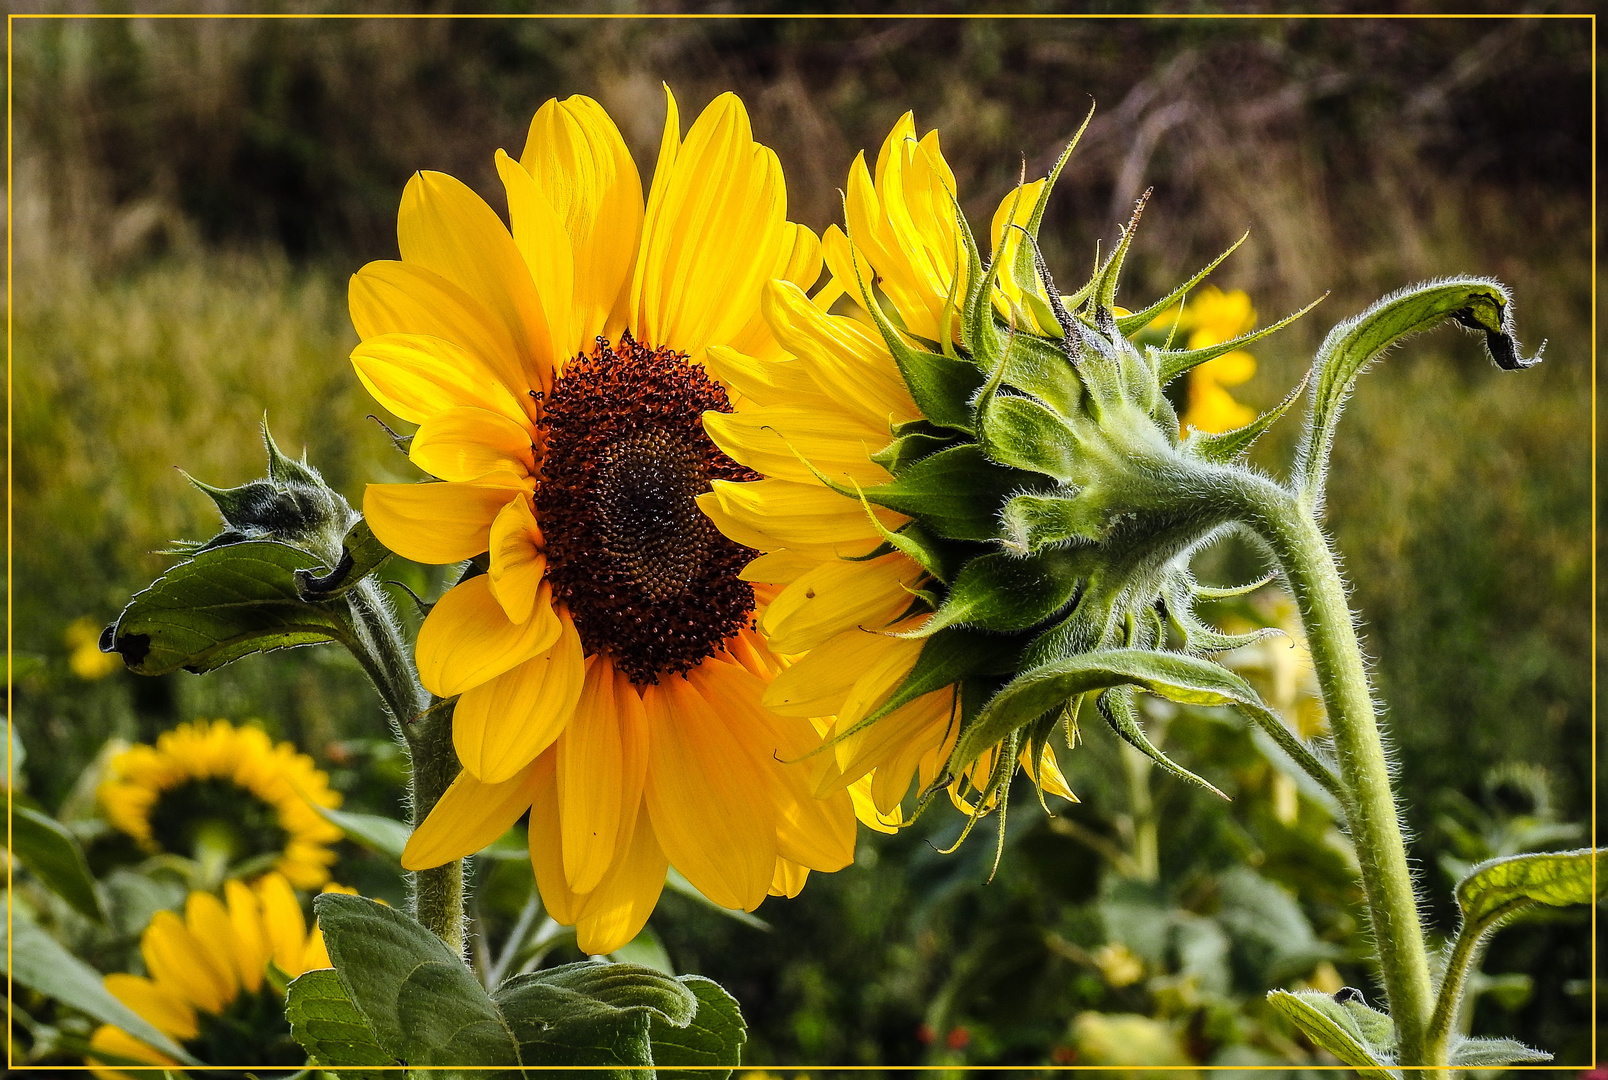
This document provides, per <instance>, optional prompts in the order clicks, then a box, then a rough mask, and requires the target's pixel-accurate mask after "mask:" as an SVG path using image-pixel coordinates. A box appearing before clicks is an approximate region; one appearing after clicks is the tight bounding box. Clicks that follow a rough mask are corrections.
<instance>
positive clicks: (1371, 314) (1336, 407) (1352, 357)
mask: <svg viewBox="0 0 1608 1080" xmlns="http://www.w3.org/2000/svg"><path fill="white" fill-rule="evenodd" d="M1447 320H1451V321H1454V322H1456V323H1457V324H1458V325H1460V326H1463V327H1466V328H1468V329H1471V330H1475V331H1477V332H1483V333H1484V335H1485V349H1486V352H1487V353H1488V354H1489V355H1490V357H1491V359H1492V360H1494V361H1495V362H1496V364H1497V366H1498V367H1501V368H1502V369H1504V370H1506V371H1514V370H1518V369H1520V368H1527V367H1531V366H1533V365H1535V364H1538V363H1540V361H1541V353H1540V351H1539V350H1537V352H1536V354H1535V356H1534V357H1532V358H1530V359H1528V360H1526V359H1523V358H1522V357H1520V355H1519V351H1518V349H1519V345H1518V341H1517V339H1516V338H1515V337H1514V335H1513V305H1512V300H1511V297H1510V296H1509V295H1508V291H1507V289H1506V288H1505V287H1504V286H1503V285H1502V284H1501V283H1500V282H1497V281H1494V280H1492V279H1490V278H1474V277H1456V278H1451V279H1449V280H1446V281H1438V282H1432V283H1427V284H1423V285H1415V286H1412V287H1410V288H1407V289H1403V290H1401V291H1400V292H1396V293H1392V294H1391V295H1390V296H1387V297H1385V298H1384V299H1382V300H1380V301H1379V302H1378V303H1376V304H1374V305H1373V306H1372V307H1370V308H1369V309H1368V310H1367V311H1364V312H1363V313H1362V314H1360V315H1356V316H1353V317H1352V318H1350V319H1347V320H1345V321H1344V322H1342V323H1340V324H1339V325H1338V326H1336V327H1335V328H1334V329H1333V330H1331V331H1329V335H1328V336H1327V337H1326V338H1324V339H1323V344H1322V345H1321V346H1319V348H1318V355H1317V358H1316V359H1315V360H1314V361H1313V362H1312V370H1313V372H1314V374H1315V376H1316V378H1315V381H1314V382H1313V384H1312V399H1311V406H1310V416H1309V423H1308V434H1307V441H1306V442H1305V443H1304V444H1303V445H1302V447H1301V450H1300V454H1299V456H1298V457H1297V459H1296V469H1295V473H1296V475H1297V476H1298V477H1300V478H1301V487H1302V493H1303V494H1304V495H1306V496H1307V497H1308V498H1309V499H1313V498H1316V496H1317V493H1318V491H1319V490H1320V489H1321V488H1322V486H1323V476H1324V473H1325V472H1326V471H1327V469H1328V463H1329V447H1330V444H1331V443H1332V442H1333V440H1334V429H1335V425H1336V423H1338V421H1339V419H1340V410H1341V407H1342V406H1343V405H1344V404H1345V400H1346V398H1347V396H1348V395H1349V394H1350V393H1351V388H1352V386H1353V385H1354V384H1355V382H1356V379H1357V376H1358V375H1359V374H1361V373H1362V371H1363V369H1364V368H1366V367H1367V366H1368V365H1369V364H1371V363H1372V362H1373V361H1375V360H1377V359H1378V358H1379V357H1381V356H1383V355H1384V354H1385V352H1386V351H1388V350H1389V349H1391V348H1392V347H1394V346H1396V345H1399V344H1400V343H1401V342H1403V341H1405V340H1406V339H1407V338H1410V337H1412V336H1413V335H1414V334H1419V333H1422V332H1423V331H1425V330H1429V329H1431V328H1432V327H1435V326H1438V325H1440V323H1442V322H1445V321H1447ZM1544 347H1545V346H1544V345H1543V348H1544Z"/></svg>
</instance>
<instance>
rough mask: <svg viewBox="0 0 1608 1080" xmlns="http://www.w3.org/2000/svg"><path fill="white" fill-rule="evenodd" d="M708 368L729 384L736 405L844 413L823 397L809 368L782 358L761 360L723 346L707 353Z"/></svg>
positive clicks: (711, 372)
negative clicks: (806, 408)
mask: <svg viewBox="0 0 1608 1080" xmlns="http://www.w3.org/2000/svg"><path fill="white" fill-rule="evenodd" d="M704 368H705V369H706V370H707V371H709V373H710V374H712V375H714V376H715V378H717V379H719V380H720V381H721V382H723V383H725V384H726V386H727V388H728V390H729V391H732V392H733V394H732V400H733V401H745V402H747V403H748V405H750V406H753V405H781V404H789V405H808V406H810V407H811V408H814V409H819V410H822V411H825V412H841V411H842V409H841V407H840V406H839V405H838V403H837V402H835V401H833V400H832V399H831V398H829V397H827V396H826V395H825V394H823V393H821V388H820V386H819V385H818V384H817V383H816V382H815V380H814V379H813V378H811V377H810V373H809V369H808V367H807V366H806V365H804V364H800V363H798V362H797V361H796V360H793V359H790V358H786V357H782V358H778V359H775V360H761V359H759V358H757V357H753V356H749V355H748V354H746V353H742V352H739V351H737V350H736V349H732V348H728V347H726V346H723V345H715V346H710V348H709V349H708V350H707V351H706V352H705V353H704Z"/></svg>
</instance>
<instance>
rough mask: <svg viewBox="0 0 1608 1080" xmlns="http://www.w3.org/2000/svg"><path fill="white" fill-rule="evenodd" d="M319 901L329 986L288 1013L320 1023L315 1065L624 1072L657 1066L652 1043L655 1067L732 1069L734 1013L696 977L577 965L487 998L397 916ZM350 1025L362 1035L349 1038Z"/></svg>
mask: <svg viewBox="0 0 1608 1080" xmlns="http://www.w3.org/2000/svg"><path fill="white" fill-rule="evenodd" d="M316 907H317V911H318V916H319V922H320V925H321V926H322V927H323V930H324V937H325V941H326V943H327V945H328V948H329V952H330V957H331V959H332V960H333V961H334V962H335V974H336V976H338V979H337V980H335V981H331V980H328V979H322V980H319V981H317V982H316V983H314V984H311V985H310V986H309V987H308V989H307V991H306V992H305V995H306V996H307V998H308V1000H309V1001H313V1000H314V999H316V1001H317V1004H304V1005H301V1006H299V1010H298V1014H299V1015H301V1016H303V1017H304V1018H305V1019H307V1020H311V1019H318V1020H320V1021H328V1024H314V1025H312V1026H310V1027H309V1026H308V1024H306V1023H303V1024H302V1026H301V1028H300V1029H299V1030H300V1031H301V1032H304V1033H305V1034H307V1036H308V1037H309V1038H310V1039H312V1040H313V1042H312V1043H309V1042H306V1041H304V1042H303V1045H304V1046H306V1047H307V1049H308V1051H309V1052H310V1053H312V1054H313V1055H314V1056H315V1057H316V1058H317V1059H318V1060H319V1061H320V1062H322V1063H323V1064H325V1065H329V1066H334V1067H336V1068H339V1067H340V1066H342V1065H345V1064H354V1065H373V1064H379V1063H380V1062H378V1061H377V1060H375V1058H376V1054H377V1051H378V1052H382V1053H384V1054H386V1055H389V1057H390V1058H391V1059H392V1060H394V1061H400V1062H405V1063H407V1064H409V1065H454V1066H465V1067H477V1066H478V1067H497V1066H505V1067H512V1068H514V1069H516V1070H526V1071H536V1072H540V1071H541V1068H542V1067H543V1066H553V1065H564V1066H575V1065H587V1066H592V1067H595V1068H598V1069H600V1070H605V1071H608V1070H611V1069H617V1070H624V1069H629V1068H631V1067H637V1068H640V1067H644V1066H646V1067H652V1066H654V1065H655V1064H656V1063H657V1062H658V1060H659V1055H660V1044H661V1042H662V1044H663V1047H664V1063H665V1064H669V1065H673V1066H683V1067H685V1066H693V1065H699V1066H707V1067H713V1068H717V1069H719V1070H721V1071H720V1072H718V1073H717V1074H715V1075H717V1076H719V1077H721V1078H723V1077H724V1076H725V1075H726V1074H727V1073H728V1072H729V1070H730V1069H731V1068H732V1067H733V1066H735V1065H736V1064H737V1060H738V1053H739V1050H740V1048H741V1045H742V1042H743V1038H744V1035H743V1032H744V1030H745V1029H744V1026H743V1023H742V1018H741V1015H740V1014H739V1013H738V1011H737V1007H736V1003H735V1002H734V1001H733V1000H732V999H731V997H730V996H729V995H727V994H726V993H725V992H724V991H722V990H721V989H720V988H719V987H718V986H716V985H715V984H713V983H711V982H709V981H708V980H707V979H700V978H698V977H697V976H685V977H682V978H674V977H671V976H669V975H665V974H662V973H660V972H658V971H655V970H653V969H652V968H645V967H639V966H636V965H633V964H596V963H580V964H569V965H564V966H560V967H556V968H549V969H546V970H543V971H538V972H533V973H528V974H519V975H515V976H513V977H512V978H510V979H507V980H506V981H504V982H503V983H502V985H501V986H499V987H498V988H497V990H496V991H495V993H491V994H488V993H487V992H486V990H485V989H484V987H482V986H481V984H480V982H479V980H478V979H476V978H475V977H474V975H473V974H472V973H471V972H470V971H469V969H468V968H467V967H466V966H465V965H464V964H463V962H462V961H461V959H460V958H459V957H457V956H454V955H453V954H452V953H451V951H449V950H448V949H447V947H446V946H445V945H444V944H442V942H441V940H440V939H439V938H437V937H436V936H435V935H434V934H432V933H431V932H430V931H428V930H426V929H425V928H424V927H423V926H421V925H420V924H419V923H418V922H416V921H414V920H413V919H411V918H409V917H408V916H406V915H404V914H402V913H400V912H397V911H394V910H392V909H390V908H387V907H384V906H382V905H379V904H375V903H374V902H373V901H370V900H365V899H363V898H361V897H352V896H343V895H340V894H326V895H324V896H321V897H319V898H318V901H317V904H316ZM337 991H339V992H340V993H341V994H342V995H343V999H341V1000H336V999H335V998H334V995H335V994H336V993H337ZM348 1010H350V1011H348ZM354 1017H356V1018H358V1019H360V1021H361V1024H362V1027H363V1033H362V1034H361V1035H360V1034H358V1033H357V1032H353V1031H349V1030H347V1029H348V1028H349V1027H350V1025H351V1024H352V1023H353V1022H354V1020H353V1018H354ZM297 1031H298V1029H296V1028H293V1033H296V1032H297ZM297 1037H298V1038H301V1035H300V1034H298V1036H297ZM346 1055H350V1056H349V1057H348V1056H346ZM522 1074H523V1073H522ZM611 1075H612V1073H611ZM621 1075H622V1076H623V1075H624V1073H623V1072H622V1073H621Z"/></svg>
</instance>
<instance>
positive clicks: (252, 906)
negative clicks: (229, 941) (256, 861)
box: [223, 880, 273, 994]
mask: <svg viewBox="0 0 1608 1080" xmlns="http://www.w3.org/2000/svg"><path fill="white" fill-rule="evenodd" d="M223 895H224V899H225V900H226V901H228V906H229V926H230V928H231V929H232V930H233V931H234V940H235V956H236V959H237V961H238V964H239V968H240V983H241V985H242V986H244V987H245V989H246V992H247V993H251V994H255V993H256V992H257V990H258V988H259V987H261V986H262V973H263V968H265V967H266V966H267V964H268V958H269V957H270V956H272V955H273V950H272V949H271V947H270V946H269V944H268V938H267V936H266V935H265V933H264V931H263V924H262V907H261V905H259V904H258V903H257V898H256V897H255V896H254V895H252V892H251V890H250V889H248V888H246V886H245V885H243V884H241V883H240V882H238V881H234V880H230V881H226V882H224V883H223Z"/></svg>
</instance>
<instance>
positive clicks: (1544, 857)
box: [1457, 848, 1608, 929]
mask: <svg viewBox="0 0 1608 1080" xmlns="http://www.w3.org/2000/svg"><path fill="white" fill-rule="evenodd" d="M1594 861H1595V863H1596V867H1597V891H1598V895H1599V896H1600V895H1602V892H1603V891H1604V890H1605V889H1608V848H1598V849H1597V850H1596V851H1595V852H1593V851H1592V850H1591V849H1590V848H1581V849H1579V850H1578V851H1558V852H1542V853H1540V854H1534V855H1510V856H1507V857H1506V858H1501V859H1492V860H1491V861H1489V862H1483V863H1480V865H1478V866H1476V867H1474V869H1472V870H1470V871H1469V872H1468V874H1467V876H1465V877H1464V878H1463V880H1462V881H1460V882H1458V883H1457V904H1458V906H1459V907H1461V908H1462V909H1463V920H1464V922H1465V924H1467V925H1469V926H1472V927H1476V928H1479V929H1483V928H1484V927H1485V926H1486V925H1487V924H1490V923H1492V922H1493V921H1495V920H1499V919H1502V918H1505V917H1507V916H1508V915H1512V914H1515V913H1516V912H1518V911H1521V910H1523V909H1524V908H1527V907H1532V906H1534V905H1536V904H1546V905H1549V906H1552V907H1566V906H1568V905H1570V904H1589V903H1591V901H1592V895H1591V887H1592V881H1591V876H1592V874H1591V871H1592V864H1593V862H1594Z"/></svg>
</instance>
